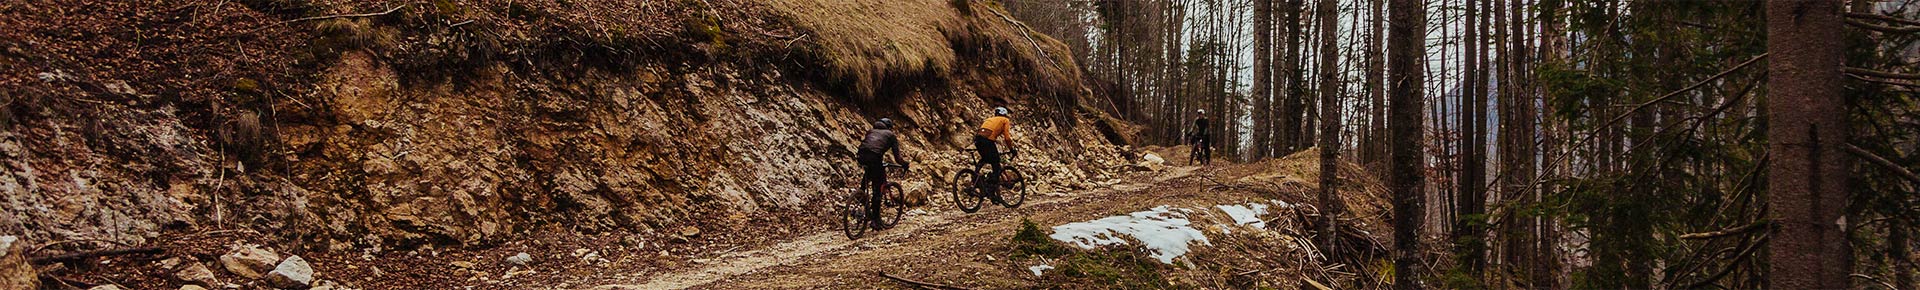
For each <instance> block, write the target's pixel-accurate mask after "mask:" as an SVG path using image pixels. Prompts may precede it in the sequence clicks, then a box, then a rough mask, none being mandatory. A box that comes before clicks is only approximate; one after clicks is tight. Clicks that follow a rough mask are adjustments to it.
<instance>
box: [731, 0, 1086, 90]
mask: <svg viewBox="0 0 1920 290" xmlns="http://www.w3.org/2000/svg"><path fill="white" fill-rule="evenodd" d="M765 1H766V2H768V3H769V4H770V6H773V7H775V8H777V9H775V10H778V11H781V12H783V13H785V14H786V16H788V18H790V20H792V21H793V22H794V24H795V25H797V26H800V27H801V28H803V29H807V30H810V31H811V32H812V33H814V34H817V35H813V36H814V37H811V38H809V40H810V41H811V42H812V43H813V44H814V47H813V49H814V54H815V56H816V57H818V58H819V59H820V61H821V62H822V63H823V65H824V66H825V67H826V69H827V71H826V72H825V74H826V75H825V77H826V78H827V79H828V80H829V82H830V83H832V84H834V85H837V86H841V87H842V88H843V89H846V90H847V91H848V92H849V93H850V94H852V95H853V96H855V97H856V98H857V99H860V100H863V101H871V100H875V99H881V98H883V97H887V96H888V95H889V94H888V93H887V91H888V90H889V89H890V88H897V87H898V86H907V85H913V84H914V82H919V81H929V80H935V81H942V80H947V79H950V77H951V75H952V73H953V72H954V70H955V68H956V67H958V66H960V65H961V64H962V63H963V62H986V61H987V60H986V59H991V58H1005V59H1011V60H1012V61H1011V65H1012V66H1013V67H1014V69H1015V71H1024V72H1027V73H1026V74H1027V75H1026V76H1027V77H1029V79H1031V80H1032V82H1034V83H1033V84H1034V85H1035V86H1036V87H1039V88H1040V89H1042V90H1046V91H1050V92H1053V93H1054V94H1055V95H1059V96H1076V95H1078V94H1080V93H1081V92H1080V91H1079V82H1078V80H1079V71H1078V69H1077V68H1076V66H1074V64H1073V62H1072V59H1071V55H1070V54H1069V53H1068V51H1067V49H1066V46H1065V45H1064V44H1062V43H1060V42H1059V41H1057V40H1054V39H1052V38H1050V37H1047V36H1045V35H1043V34H1039V33H1036V32H1033V31H1031V30H1030V29H1026V28H1024V24H1020V23H1019V22H1017V21H1013V20H1012V19H1011V18H1003V17H1001V16H1003V15H1006V13H1005V12H1002V11H1000V10H998V8H995V7H993V6H991V5H988V4H983V3H981V2H979V1H968V0H907V1H895V0H839V1H814V0H765ZM1043 50H1044V51H1045V52H1042V51H1043Z"/></svg>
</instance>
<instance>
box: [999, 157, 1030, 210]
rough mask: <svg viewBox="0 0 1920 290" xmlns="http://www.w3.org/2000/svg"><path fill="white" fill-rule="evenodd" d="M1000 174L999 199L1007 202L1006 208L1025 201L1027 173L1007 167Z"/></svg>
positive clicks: (1017, 205) (1015, 206) (1016, 206)
mask: <svg viewBox="0 0 1920 290" xmlns="http://www.w3.org/2000/svg"><path fill="white" fill-rule="evenodd" d="M1000 174H1001V175H1003V176H1001V177H1000V178H1001V180H1002V182H1001V185H1000V199H1001V200H1003V201H1006V202H1007V203H1006V204H1005V205H1006V206H1007V208H1018V207H1020V204H1021V203H1025V202H1026V201H1027V175H1026V174H1025V173H1020V170H1019V169H1015V168H1013V167H1007V168H1006V172H1002V173H1000Z"/></svg>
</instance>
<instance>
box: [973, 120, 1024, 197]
mask: <svg viewBox="0 0 1920 290" xmlns="http://www.w3.org/2000/svg"><path fill="white" fill-rule="evenodd" d="M1007 114H1008V111H1007V107H996V108H993V117H990V118H987V121H986V122H984V123H982V124H980V129H979V130H975V131H974V136H973V148H974V149H976V150H980V151H979V152H980V163H981V164H988V165H993V171H992V172H989V173H987V180H992V181H994V182H995V183H996V184H997V183H998V182H999V181H1000V170H1001V165H1000V163H1001V162H1002V161H1004V160H1001V158H1000V146H998V144H995V143H994V142H996V141H998V142H1000V143H1004V144H1006V147H1007V153H1013V152H1017V151H1016V150H1015V149H1013V134H1012V132H1011V131H1012V130H1013V119H1010V118H1007ZM999 190H1000V187H999V186H988V187H987V192H986V193H987V198H989V199H992V200H993V202H994V203H998V204H1006V201H1003V200H1001V199H1000V195H999Z"/></svg>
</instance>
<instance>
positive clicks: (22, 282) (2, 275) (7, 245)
mask: <svg viewBox="0 0 1920 290" xmlns="http://www.w3.org/2000/svg"><path fill="white" fill-rule="evenodd" d="M26 247H27V245H26V243H24V242H21V241H20V238H19V237H15V236H0V289H40V278H39V276H40V272H36V271H34V270H33V265H29V264H27V256H26Z"/></svg>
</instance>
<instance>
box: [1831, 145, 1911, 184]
mask: <svg viewBox="0 0 1920 290" xmlns="http://www.w3.org/2000/svg"><path fill="white" fill-rule="evenodd" d="M1841 149H1846V150H1847V153H1852V154H1853V155H1854V156H1859V157H1860V159H1866V160H1867V161H1868V162H1872V163H1873V164H1874V165H1880V167H1885V168H1887V171H1890V172H1893V175H1896V176H1900V177H1902V178H1906V179H1907V181H1909V182H1913V183H1915V184H1920V175H1916V174H1913V171H1908V170H1907V168H1906V167H1900V164H1899V163H1893V161H1891V160H1887V158H1885V157H1880V155H1877V154H1873V152H1868V151H1867V150H1866V149H1860V147H1859V146H1853V144H1846V146H1844V147H1841Z"/></svg>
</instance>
